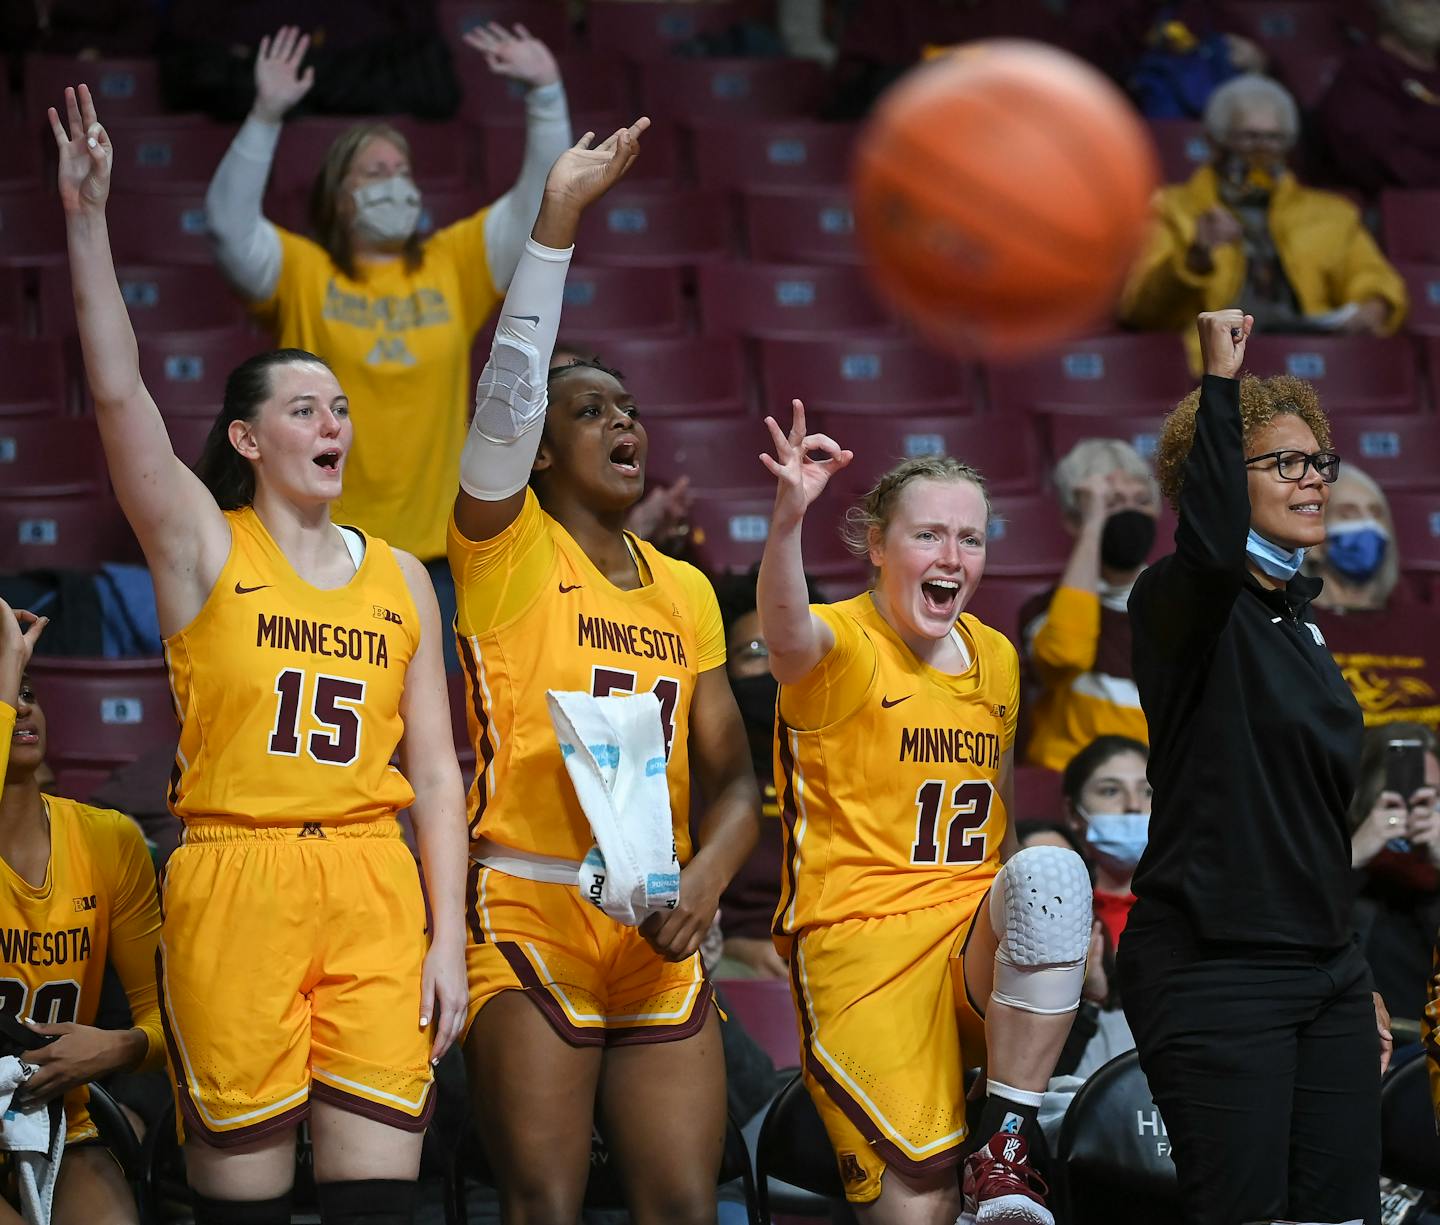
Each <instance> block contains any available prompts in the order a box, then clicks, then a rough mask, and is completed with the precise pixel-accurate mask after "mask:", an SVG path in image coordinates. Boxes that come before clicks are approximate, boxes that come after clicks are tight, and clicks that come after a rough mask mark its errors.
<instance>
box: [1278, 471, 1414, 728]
mask: <svg viewBox="0 0 1440 1225" xmlns="http://www.w3.org/2000/svg"><path fill="white" fill-rule="evenodd" d="M1325 532H1326V539H1325V543H1324V544H1323V545H1319V546H1317V547H1316V548H1314V549H1312V550H1311V551H1310V552H1309V553H1308V554H1307V555H1306V558H1305V572H1306V573H1307V574H1311V575H1314V576H1315V577H1317V578H1322V579H1324V581H1325V586H1324V588H1323V589H1322V590H1321V592H1320V594H1319V595H1318V596H1317V597H1316V598H1315V607H1316V608H1318V609H1320V610H1322V611H1323V613H1324V614H1325V615H1324V616H1323V617H1322V618H1321V621H1320V626H1321V630H1322V631H1323V632H1324V634H1325V640H1326V642H1327V643H1328V644H1329V647H1330V650H1331V652H1332V653H1333V654H1334V656H1335V661H1336V663H1338V664H1339V665H1340V670H1341V671H1342V672H1343V673H1344V674H1345V679H1346V680H1347V681H1348V682H1349V684H1350V688H1351V690H1352V691H1353V692H1354V694H1355V699H1356V701H1358V702H1359V703H1360V709H1361V711H1362V712H1363V713H1364V715H1365V722H1366V725H1367V726H1375V725H1378V724H1383V723H1388V722H1393V721H1394V720H1395V719H1396V718H1405V719H1408V720H1410V721H1412V722H1416V723H1424V724H1425V725H1426V726H1428V727H1430V728H1432V729H1434V728H1436V727H1437V726H1440V649H1437V645H1436V644H1437V642H1440V615H1437V613H1436V611H1435V610H1434V609H1433V608H1432V607H1431V606H1429V605H1428V604H1423V603H1421V602H1420V601H1419V600H1417V599H1416V598H1415V595H1414V593H1413V592H1412V590H1411V588H1410V586H1409V585H1408V584H1407V583H1405V582H1404V581H1402V580H1401V578H1400V556H1399V553H1398V551H1397V549H1396V546H1395V527H1394V523H1393V521H1392V519H1391V515H1390V503H1389V501H1388V499H1387V498H1386V497H1385V493H1384V491H1383V490H1382V489H1381V488H1380V486H1379V485H1377V484H1376V483H1375V481H1374V480H1373V479H1372V478H1371V477H1370V476H1368V475H1366V474H1365V473H1364V472H1362V471H1361V470H1360V469H1359V468H1356V467H1354V466H1353V465H1350V464H1342V465H1341V468H1340V476H1339V478H1338V479H1337V480H1336V482H1335V484H1334V485H1332V486H1331V489H1330V503H1329V505H1328V506H1327V507H1326V508H1325Z"/></svg>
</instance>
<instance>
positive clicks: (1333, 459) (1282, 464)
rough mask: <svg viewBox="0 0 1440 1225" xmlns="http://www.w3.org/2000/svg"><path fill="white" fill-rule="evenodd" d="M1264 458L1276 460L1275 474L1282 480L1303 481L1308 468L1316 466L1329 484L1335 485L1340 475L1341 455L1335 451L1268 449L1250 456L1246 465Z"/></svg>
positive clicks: (1318, 473)
mask: <svg viewBox="0 0 1440 1225" xmlns="http://www.w3.org/2000/svg"><path fill="white" fill-rule="evenodd" d="M1262 459H1273V460H1274V461H1275V475H1276V476H1278V477H1279V478H1280V479H1281V480H1282V481H1303V480H1304V479H1305V469H1306V468H1314V469H1315V475H1316V476H1318V477H1319V478H1320V479H1321V480H1322V481H1324V482H1325V483H1326V484H1327V485H1333V484H1334V483H1335V478H1336V477H1337V476H1339V475H1340V457H1339V456H1338V455H1336V454H1335V452H1334V451H1316V452H1315V453H1314V454H1313V455H1306V454H1305V452H1304V451H1266V452H1265V453H1264V454H1263V455H1252V456H1250V457H1249V458H1248V459H1246V461H1245V465H1246V467H1249V466H1250V465H1251V464H1258V463H1259V462H1260V461H1261V460H1262Z"/></svg>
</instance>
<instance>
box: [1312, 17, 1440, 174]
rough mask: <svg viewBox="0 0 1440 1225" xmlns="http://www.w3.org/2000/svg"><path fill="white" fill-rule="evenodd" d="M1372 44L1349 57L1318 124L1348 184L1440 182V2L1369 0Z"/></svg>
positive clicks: (1319, 110)
mask: <svg viewBox="0 0 1440 1225" xmlns="http://www.w3.org/2000/svg"><path fill="white" fill-rule="evenodd" d="M1372 3H1373V5H1374V8H1375V14H1376V17H1377V18H1378V20H1379V24H1380V35H1379V37H1378V38H1377V39H1376V40H1375V41H1374V42H1373V43H1367V44H1365V45H1364V46H1360V47H1356V48H1355V49H1354V50H1353V51H1351V52H1350V54H1349V55H1348V56H1346V58H1345V61H1344V63H1343V64H1341V65H1340V71H1339V72H1338V73H1336V75H1335V80H1334V81H1333V82H1332V83H1331V85H1330V89H1329V90H1328V91H1327V92H1326V94H1325V97H1324V98H1322V99H1321V101H1320V105H1319V107H1317V108H1316V112H1315V122H1316V124H1317V126H1318V128H1319V130H1320V136H1321V138H1322V139H1323V141H1324V143H1325V145H1326V151H1327V152H1328V153H1329V155H1330V161H1331V164H1332V165H1333V166H1334V168H1335V170H1336V172H1337V173H1338V174H1339V176H1340V177H1341V178H1342V179H1344V181H1345V182H1347V183H1351V184H1353V185H1354V186H1356V187H1358V188H1359V189H1360V190H1361V191H1364V192H1369V193H1374V192H1378V191H1380V190H1382V189H1383V188H1386V187H1410V188H1415V187H1431V188H1434V187H1440V55H1437V53H1440V0H1372Z"/></svg>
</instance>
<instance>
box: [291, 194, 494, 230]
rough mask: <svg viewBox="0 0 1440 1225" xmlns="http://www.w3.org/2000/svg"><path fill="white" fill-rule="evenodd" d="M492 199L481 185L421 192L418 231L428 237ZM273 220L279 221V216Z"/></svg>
mask: <svg viewBox="0 0 1440 1225" xmlns="http://www.w3.org/2000/svg"><path fill="white" fill-rule="evenodd" d="M493 199H494V197H493V196H492V195H491V194H490V192H489V191H487V190H486V189H485V188H483V187H451V188H448V189H441V190H438V191H424V192H421V193H420V223H419V230H420V233H421V234H423V235H425V236H426V237H427V238H428V237H429V236H430V235H431V234H433V233H435V231H436V230H443V229H445V227H446V226H451V225H454V224H455V223H456V222H457V221H464V220H465V218H466V217H471V216H473V215H474V214H476V213H478V212H479V211H480V210H481V209H482V208H484V207H485V206H486V205H487V204H489V203H490V202H491V201H492V200H493ZM275 220H276V221H279V218H278V217H277V218H276V219H275ZM282 224H283V223H282Z"/></svg>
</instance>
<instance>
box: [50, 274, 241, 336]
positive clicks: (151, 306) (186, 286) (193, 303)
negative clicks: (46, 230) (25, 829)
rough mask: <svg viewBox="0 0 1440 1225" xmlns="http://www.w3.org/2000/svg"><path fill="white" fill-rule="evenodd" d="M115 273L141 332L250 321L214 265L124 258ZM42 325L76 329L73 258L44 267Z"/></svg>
mask: <svg viewBox="0 0 1440 1225" xmlns="http://www.w3.org/2000/svg"><path fill="white" fill-rule="evenodd" d="M115 275H116V276H117V278H118V279H119V281H120V293H121V296H122V297H124V299H125V305H126V306H127V307H128V308H129V311H130V322H131V324H132V325H133V326H134V328H135V331H136V332H137V333H139V334H144V333H147V332H180V331H200V330H208V329H213V328H224V327H239V326H241V325H243V324H244V322H245V308H244V307H243V306H241V304H240V302H239V300H238V299H237V298H236V297H235V295H234V293H233V291H232V290H231V289H230V287H229V286H228V285H226V283H225V280H224V278H223V277H221V275H220V273H219V271H218V270H217V269H216V268H214V267H210V268H202V267H200V266H198V265H190V266H185V265H179V264H177V265H173V266H171V267H164V266H161V265H153V264H151V265H145V264H122V265H121V266H120V267H118V268H117V269H116V270H115ZM40 331H41V334H42V335H45V336H73V335H74V334H75V299H74V297H73V296H72V294H71V291H70V268H69V265H68V264H56V265H47V266H46V267H44V268H41V269H40Z"/></svg>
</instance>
